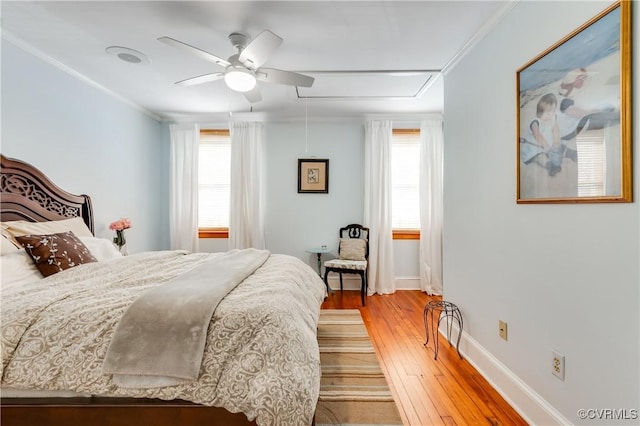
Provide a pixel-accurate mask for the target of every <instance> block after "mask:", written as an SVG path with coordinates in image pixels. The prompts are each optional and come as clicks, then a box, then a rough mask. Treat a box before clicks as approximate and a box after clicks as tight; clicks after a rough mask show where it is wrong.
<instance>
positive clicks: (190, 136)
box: [169, 124, 200, 252]
mask: <svg viewBox="0 0 640 426" xmlns="http://www.w3.org/2000/svg"><path fill="white" fill-rule="evenodd" d="M169 131H170V134H171V160H170V161H171V164H170V166H169V168H170V170H169V175H170V182H171V188H170V192H169V239H170V244H171V249H172V250H189V251H192V252H196V251H198V144H199V142H200V128H199V126H198V125H197V124H171V125H169Z"/></svg>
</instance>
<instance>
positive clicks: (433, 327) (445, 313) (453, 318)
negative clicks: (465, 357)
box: [424, 300, 463, 359]
mask: <svg viewBox="0 0 640 426" xmlns="http://www.w3.org/2000/svg"><path fill="white" fill-rule="evenodd" d="M434 312H435V313H436V314H437V315H438V316H437V317H435V318H434ZM445 318H446V322H447V341H448V342H449V346H452V344H451V328H452V325H453V323H454V322H457V324H458V340H457V341H456V351H457V352H458V356H459V357H460V358H461V359H462V355H461V354H460V337H462V324H463V323H462V314H461V313H460V309H458V307H457V306H456V305H454V304H453V303H451V302H446V301H444V300H434V301H431V302H428V303H427V304H426V305H425V307H424V331H425V334H426V335H427V341H426V342H425V344H424V346H425V347H426V346H427V345H428V344H429V333H431V335H432V336H433V342H434V343H433V346H434V349H435V357H434V358H433V359H438V334H437V333H438V329H439V328H440V322H441V321H442V320H443V319H445Z"/></svg>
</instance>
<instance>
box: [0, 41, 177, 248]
mask: <svg viewBox="0 0 640 426" xmlns="http://www.w3.org/2000/svg"><path fill="white" fill-rule="evenodd" d="M165 133H166V131H163V129H162V126H161V125H160V123H159V122H158V121H156V120H154V119H153V118H151V117H149V116H148V115H145V114H144V113H143V112H141V111H140V110H138V109H136V108H135V107H132V106H130V105H128V104H126V103H124V102H122V101H120V100H118V99H116V98H114V97H113V96H111V95H108V94H106V93H104V92H103V91H101V90H100V89H98V88H96V87H93V86H91V85H89V84H87V83H86V82H83V81H80V80H78V79H77V78H76V77H73V76H71V75H69V74H67V73H65V72H63V71H61V70H59V69H58V68H56V67H54V66H52V65H50V64H48V63H46V62H44V61H43V60H41V59H39V58H37V57H36V56H34V55H32V54H30V53H27V52H25V51H24V50H22V49H20V48H18V47H16V46H14V45H13V44H12V43H10V42H8V41H6V40H4V39H3V40H2V145H1V150H2V153H3V154H4V155H6V156H8V157H15V158H18V159H21V160H24V161H26V162H28V163H31V164H33V165H34V166H36V167H38V168H39V169H40V170H42V171H43V172H44V173H45V174H47V175H48V176H49V177H50V178H51V179H52V180H53V181H54V182H55V183H56V184H58V185H59V186H60V187H62V188H63V189H65V190H67V191H69V192H72V193H86V194H89V195H91V197H92V201H93V208H94V213H95V231H96V235H97V236H99V237H110V236H111V234H112V231H109V229H108V226H109V223H110V222H111V221H114V220H116V219H118V218H119V217H121V216H126V217H129V218H130V219H131V220H132V222H133V226H132V228H131V229H130V230H128V231H127V237H128V238H127V240H128V245H129V250H130V251H142V250H156V249H163V248H168V237H167V235H166V232H162V231H163V230H166V229H168V215H167V212H166V206H167V205H168V195H167V190H166V189H167V187H168V167H167V165H168V160H167V158H168V152H169V150H168V135H167V136H165Z"/></svg>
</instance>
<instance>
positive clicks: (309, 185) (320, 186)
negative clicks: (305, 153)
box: [298, 158, 329, 194]
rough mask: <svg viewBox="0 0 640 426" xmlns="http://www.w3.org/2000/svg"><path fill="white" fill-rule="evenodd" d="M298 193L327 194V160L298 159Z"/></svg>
mask: <svg viewBox="0 0 640 426" xmlns="http://www.w3.org/2000/svg"><path fill="white" fill-rule="evenodd" d="M298 192H299V193H312V194H327V193H329V160H319V159H316V158H306V159H305V158H299V159H298Z"/></svg>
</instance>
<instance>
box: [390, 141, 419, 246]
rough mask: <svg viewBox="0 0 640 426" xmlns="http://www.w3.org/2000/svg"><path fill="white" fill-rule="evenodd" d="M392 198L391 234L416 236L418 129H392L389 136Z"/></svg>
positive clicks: (417, 223) (417, 219)
mask: <svg viewBox="0 0 640 426" xmlns="http://www.w3.org/2000/svg"><path fill="white" fill-rule="evenodd" d="M391 200H392V207H391V209H392V212H391V223H392V227H393V238H394V239H419V238H420V130H419V129H394V130H393V134H392V138H391Z"/></svg>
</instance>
